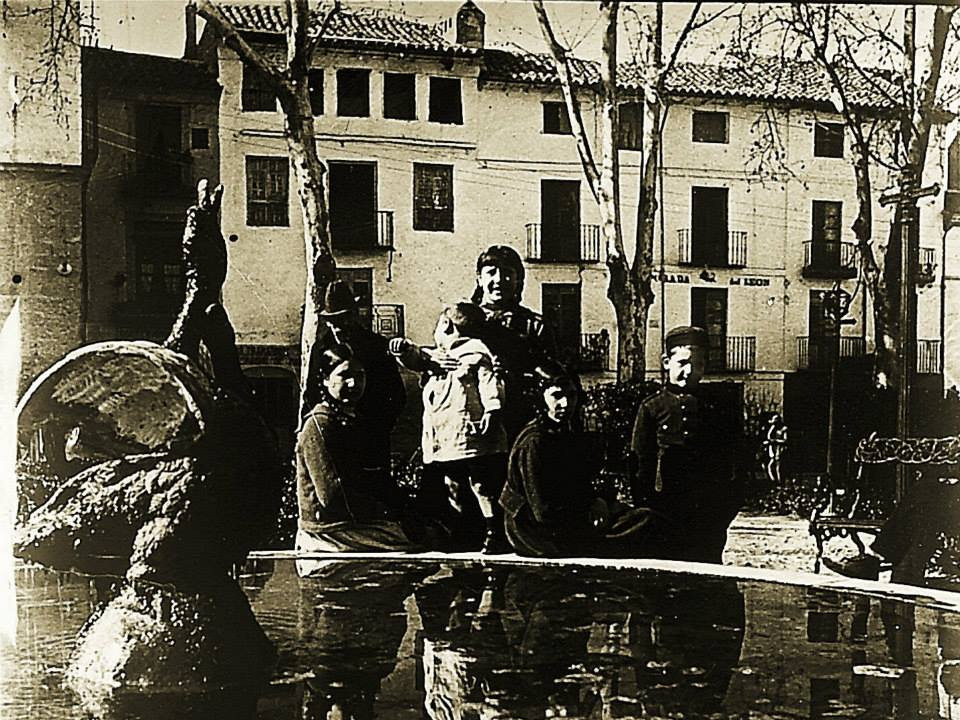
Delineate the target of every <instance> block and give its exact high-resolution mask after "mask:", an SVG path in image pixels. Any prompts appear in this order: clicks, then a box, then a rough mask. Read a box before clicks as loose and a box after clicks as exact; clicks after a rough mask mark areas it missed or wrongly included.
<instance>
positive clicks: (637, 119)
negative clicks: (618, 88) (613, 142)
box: [617, 102, 643, 150]
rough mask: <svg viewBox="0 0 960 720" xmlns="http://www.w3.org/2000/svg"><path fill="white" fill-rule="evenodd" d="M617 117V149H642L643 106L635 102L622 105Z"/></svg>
mask: <svg viewBox="0 0 960 720" xmlns="http://www.w3.org/2000/svg"><path fill="white" fill-rule="evenodd" d="M619 115H620V124H619V126H618V132H617V147H619V148H621V149H623V150H640V149H641V148H642V147H643V105H642V104H641V103H637V102H632V103H623V104H622V105H620V108H619Z"/></svg>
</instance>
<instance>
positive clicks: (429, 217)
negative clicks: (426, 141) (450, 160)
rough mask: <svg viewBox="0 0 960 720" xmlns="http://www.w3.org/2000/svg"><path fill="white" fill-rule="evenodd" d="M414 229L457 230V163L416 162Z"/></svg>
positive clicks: (414, 171) (414, 173)
mask: <svg viewBox="0 0 960 720" xmlns="http://www.w3.org/2000/svg"><path fill="white" fill-rule="evenodd" d="M413 229H414V230H443V231H447V232H452V231H453V165H426V164H423V163H414V165H413Z"/></svg>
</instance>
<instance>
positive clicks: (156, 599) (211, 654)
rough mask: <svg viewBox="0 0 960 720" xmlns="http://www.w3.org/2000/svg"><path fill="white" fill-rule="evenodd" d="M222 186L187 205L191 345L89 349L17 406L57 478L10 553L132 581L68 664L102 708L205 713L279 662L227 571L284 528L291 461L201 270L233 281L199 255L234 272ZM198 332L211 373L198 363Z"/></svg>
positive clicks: (84, 634) (123, 344)
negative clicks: (282, 460)
mask: <svg viewBox="0 0 960 720" xmlns="http://www.w3.org/2000/svg"><path fill="white" fill-rule="evenodd" d="M221 190H222V188H218V189H217V190H216V191H214V192H213V193H212V194H211V193H209V192H207V187H206V183H205V182H204V183H201V187H200V193H199V195H200V197H199V202H198V204H197V205H196V206H195V207H192V208H190V210H189V211H188V219H187V227H186V231H185V234H184V247H185V249H189V248H194V249H199V248H205V249H204V250H202V251H201V252H199V254H195V255H194V256H193V259H192V260H189V259H188V262H187V264H188V267H189V266H191V263H192V272H193V280H189V279H188V291H187V297H186V301H185V303H184V308H183V311H182V312H181V314H180V318H179V319H178V321H177V325H176V326H175V328H174V332H173V333H172V334H171V340H170V341H168V344H169V345H170V346H172V347H176V348H179V349H181V350H184V351H185V352H186V353H188V355H184V354H180V353H178V352H175V351H174V350H173V349H170V348H167V347H161V346H158V345H156V344H153V343H149V342H127V341H116V342H104V343H99V344H95V345H90V346H87V347H83V348H80V349H79V350H76V351H74V352H72V353H70V354H68V355H67V356H66V357H65V358H63V359H62V360H60V361H59V362H57V363H56V364H55V365H53V366H52V367H51V368H50V369H48V370H47V371H46V372H45V373H43V374H42V375H41V376H40V377H39V378H38V379H37V380H36V382H34V384H33V385H32V386H31V388H30V389H29V390H28V391H27V393H26V394H25V395H24V397H23V399H22V400H21V402H20V404H19V406H18V409H17V410H18V429H19V435H20V444H21V446H29V445H30V444H31V443H33V444H34V445H36V444H37V438H41V441H40V442H39V445H40V447H42V448H43V452H44V453H46V454H47V455H49V456H50V462H49V466H50V467H51V468H53V471H54V472H55V474H56V476H57V478H58V479H59V481H60V485H59V487H58V488H57V489H56V490H55V491H54V493H53V494H52V495H51V496H50V497H49V499H47V500H46V502H44V503H43V504H42V505H41V506H40V507H39V508H37V509H36V510H35V511H34V512H33V513H31V515H30V516H29V518H28V519H27V520H26V521H25V522H24V523H23V524H22V525H21V526H19V527H18V529H17V536H16V539H15V552H16V554H17V555H18V556H19V557H21V558H24V559H27V560H31V561H35V562H39V563H42V564H44V565H47V566H49V567H51V568H55V569H58V570H76V571H79V572H83V573H89V574H106V575H114V576H117V577H120V578H122V579H121V580H120V582H119V583H118V584H117V586H116V587H115V589H114V591H115V594H114V596H113V597H112V599H110V600H109V601H108V602H107V603H106V604H105V605H103V606H102V607H101V608H100V609H99V610H97V611H96V612H95V613H94V614H93V615H92V616H91V618H90V619H89V620H88V621H87V623H86V624H85V626H84V627H83V629H82V630H81V632H80V635H79V637H78V639H77V645H76V649H75V651H74V653H73V656H72V660H71V663H70V666H69V667H68V668H67V671H66V675H65V680H66V682H67V684H68V685H69V686H70V687H71V688H72V689H73V690H74V691H75V692H76V693H77V694H78V695H79V697H80V698H81V701H82V703H83V705H84V707H85V709H86V710H87V711H88V712H90V713H92V714H94V715H97V716H104V715H111V714H118V713H120V714H122V713H125V712H127V711H128V710H129V707H130V706H131V705H136V706H142V705H144V704H145V702H144V701H145V699H147V698H152V700H151V703H152V704H153V706H154V707H162V708H163V711H164V712H170V711H171V709H172V708H173V707H176V708H177V713H179V714H178V716H181V715H182V713H183V712H184V711H185V709H190V710H191V712H190V713H189V714H190V715H191V716H194V715H197V713H199V715H197V716H202V715H203V714H204V713H209V711H210V706H209V701H210V699H211V698H214V697H220V698H221V699H222V698H224V697H227V698H229V702H230V703H232V704H233V705H236V704H237V703H240V704H244V703H246V705H248V706H249V705H250V703H252V702H253V701H254V700H255V697H256V692H255V691H254V690H253V688H255V687H256V686H257V685H258V684H259V683H262V682H263V681H264V680H265V679H266V678H267V677H268V673H269V671H270V668H271V666H272V662H273V660H274V649H273V647H272V645H271V643H270V642H269V640H268V639H267V638H266V636H265V635H264V634H263V631H262V630H261V629H260V627H259V625H258V624H257V622H256V620H255V618H254V616H253V613H252V611H251V609H250V606H249V604H248V602H247V600H246V598H245V596H244V595H243V593H242V591H241V590H240V588H239V587H238V586H237V584H236V582H235V581H234V580H233V579H232V578H231V575H230V573H231V569H232V567H233V566H234V564H235V563H237V562H241V561H243V560H244V558H245V557H246V555H247V552H248V551H249V550H250V549H251V548H252V547H254V546H255V545H257V544H259V543H262V542H263V541H264V540H265V539H266V538H267V536H268V535H269V533H270V532H272V530H273V528H274V525H275V520H276V515H277V512H278V509H279V498H280V478H281V475H282V468H281V467H280V464H279V460H278V454H277V449H276V446H275V441H274V438H273V435H272V432H271V431H270V429H269V428H268V427H267V426H266V424H265V423H264V421H263V420H262V419H261V418H260V416H259V414H258V413H257V411H256V410H255V408H254V407H253V405H252V404H251V402H250V397H249V391H248V389H247V386H246V383H245V382H244V381H243V379H242V378H243V376H242V373H241V371H240V365H239V361H238V357H237V353H236V346H235V343H234V339H233V329H232V327H231V326H230V323H229V320H228V319H227V317H226V313H225V312H224V310H223V308H222V306H221V305H220V304H219V300H218V298H219V292H220V291H219V286H217V287H216V288H214V287H212V286H211V285H210V284H209V283H206V281H204V280H202V278H204V277H206V278H210V277H212V276H214V279H216V280H217V282H218V283H222V282H223V273H222V272H219V271H215V272H214V273H213V274H212V275H211V273H210V272H207V270H205V267H204V266H205V263H209V262H216V263H220V261H221V260H223V263H222V264H223V267H224V269H225V252H226V250H225V248H222V246H223V238H222V236H221V235H220V230H219V227H218V223H217V222H216V213H217V208H218V205H219V198H220V191H221ZM217 243H219V245H220V246H221V248H222V249H223V254H221V253H219V252H216V251H215V246H216V245H217ZM188 254H189V250H188ZM211 258H212V260H211ZM190 273H191V270H188V278H189V276H190ZM191 283H194V284H195V285H196V287H195V288H193V289H192V290H191V289H189V286H190V285H191ZM211 298H216V299H215V301H213V302H208V301H210V300H211ZM200 306H203V307H202V308H201V310H202V312H200V311H198V310H197V309H196V308H198V307H200ZM200 340H202V341H203V342H204V343H205V344H206V345H207V347H208V350H209V353H210V360H211V365H212V367H213V372H214V377H213V378H211V377H208V376H207V375H205V374H204V373H203V372H202V371H201V370H200V369H199V366H198V363H197V359H198V349H199V341H200ZM224 693H226V694H224ZM157 703H159V705H158V704H157ZM161 716H163V715H161Z"/></svg>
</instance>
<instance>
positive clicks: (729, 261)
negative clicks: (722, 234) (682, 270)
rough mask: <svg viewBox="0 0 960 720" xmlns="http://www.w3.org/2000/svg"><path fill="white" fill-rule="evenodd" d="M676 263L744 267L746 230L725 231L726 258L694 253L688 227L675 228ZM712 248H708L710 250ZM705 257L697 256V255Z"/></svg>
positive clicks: (745, 262)
mask: <svg viewBox="0 0 960 720" xmlns="http://www.w3.org/2000/svg"><path fill="white" fill-rule="evenodd" d="M677 241H678V244H679V249H678V257H679V260H678V263H679V264H680V265H697V266H700V265H711V266H713V267H746V266H747V231H746V230H730V231H728V232H727V257H726V260H723V259H718V258H711V257H708V255H709V254H710V253H696V254H695V253H694V252H693V245H694V238H693V234H692V233H691V232H690V228H680V229H679V230H677ZM712 249H713V248H708V250H712ZM701 254H702V255H704V256H705V257H699V255H701Z"/></svg>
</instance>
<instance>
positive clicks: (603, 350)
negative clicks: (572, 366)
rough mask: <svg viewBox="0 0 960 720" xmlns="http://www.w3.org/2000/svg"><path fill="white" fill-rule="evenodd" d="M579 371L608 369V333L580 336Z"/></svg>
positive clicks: (601, 332)
mask: <svg viewBox="0 0 960 720" xmlns="http://www.w3.org/2000/svg"><path fill="white" fill-rule="evenodd" d="M577 367H578V368H579V369H580V370H609V369H610V333H608V332H607V331H606V330H602V331H600V332H598V333H583V334H581V335H580V359H579V362H578V363H577Z"/></svg>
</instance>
